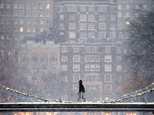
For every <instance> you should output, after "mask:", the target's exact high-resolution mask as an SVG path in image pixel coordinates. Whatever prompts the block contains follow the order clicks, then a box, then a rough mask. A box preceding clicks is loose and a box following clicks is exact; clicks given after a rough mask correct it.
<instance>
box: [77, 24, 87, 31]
mask: <svg viewBox="0 0 154 115" xmlns="http://www.w3.org/2000/svg"><path fill="white" fill-rule="evenodd" d="M79 27H80V30H87V23H80V24H79Z"/></svg>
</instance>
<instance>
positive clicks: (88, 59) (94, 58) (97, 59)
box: [84, 55, 100, 63]
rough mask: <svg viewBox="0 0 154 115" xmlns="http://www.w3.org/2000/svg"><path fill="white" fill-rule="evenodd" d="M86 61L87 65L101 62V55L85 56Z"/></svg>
mask: <svg viewBox="0 0 154 115" xmlns="http://www.w3.org/2000/svg"><path fill="white" fill-rule="evenodd" d="M84 61H85V62H86V63H88V62H100V56H99V55H85V57H84Z"/></svg>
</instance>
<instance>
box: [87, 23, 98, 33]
mask: <svg viewBox="0 0 154 115" xmlns="http://www.w3.org/2000/svg"><path fill="white" fill-rule="evenodd" d="M88 30H92V31H94V30H96V25H95V24H94V23H88Z"/></svg>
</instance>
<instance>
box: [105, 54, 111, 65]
mask: <svg viewBox="0 0 154 115" xmlns="http://www.w3.org/2000/svg"><path fill="white" fill-rule="evenodd" d="M104 62H106V63H110V62H112V56H111V55H105V56H104Z"/></svg>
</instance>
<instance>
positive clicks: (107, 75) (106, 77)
mask: <svg viewBox="0 0 154 115" xmlns="http://www.w3.org/2000/svg"><path fill="white" fill-rule="evenodd" d="M104 82H112V74H111V73H105V74H104Z"/></svg>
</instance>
